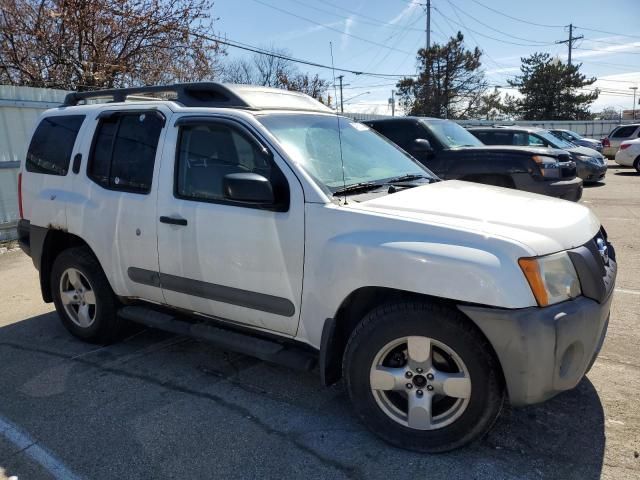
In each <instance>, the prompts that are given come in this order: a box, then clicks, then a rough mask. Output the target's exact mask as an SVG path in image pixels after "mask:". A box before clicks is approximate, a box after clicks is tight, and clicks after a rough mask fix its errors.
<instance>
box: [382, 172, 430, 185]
mask: <svg viewBox="0 0 640 480" xmlns="http://www.w3.org/2000/svg"><path fill="white" fill-rule="evenodd" d="M421 179H426V180H429V182H431V181H432V180H433V178H431V177H429V176H427V175H422V174H416V173H407V174H406V175H400V176H399V177H393V178H390V179H388V180H386V181H385V182H384V183H385V184H386V185H389V184H390V183H402V182H410V181H411V180H421Z"/></svg>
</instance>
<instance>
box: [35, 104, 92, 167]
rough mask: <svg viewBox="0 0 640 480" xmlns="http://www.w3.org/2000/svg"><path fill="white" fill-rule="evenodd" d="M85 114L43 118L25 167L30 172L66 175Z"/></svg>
mask: <svg viewBox="0 0 640 480" xmlns="http://www.w3.org/2000/svg"><path fill="white" fill-rule="evenodd" d="M83 120H84V115H65V116H59V117H48V118H45V119H43V120H42V121H41V122H40V124H39V125H38V128H36V131H35V133H34V134H33V138H32V139H31V143H30V144H29V150H28V152H27V161H26V163H25V167H26V169H27V171H28V172H34V173H45V174H48V175H66V174H67V171H68V170H69V161H70V160H71V152H72V151H73V145H74V144H75V142H76V137H77V136H78V132H79V131H80V127H81V126H82V122H83Z"/></svg>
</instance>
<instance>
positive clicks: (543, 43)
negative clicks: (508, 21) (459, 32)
mask: <svg viewBox="0 0 640 480" xmlns="http://www.w3.org/2000/svg"><path fill="white" fill-rule="evenodd" d="M447 3H448V4H449V5H450V6H451V8H452V9H453V10H454V13H455V14H456V16H457V17H458V19H459V20H460V21H461V22H462V19H460V16H459V15H458V13H457V12H458V11H459V12H460V13H463V14H464V15H466V16H467V17H470V18H471V19H472V20H474V21H475V22H477V23H479V24H480V25H482V26H484V27H486V28H488V29H489V30H493V31H494V32H496V33H500V34H502V35H505V36H507V37H510V38H514V39H516V40H523V41H525V42H532V43H538V44H540V45H541V46H543V45H550V43H548V42H539V41H538V40H532V39H530V38H523V37H517V36H515V35H511V34H510V33H507V32H503V31H502V30H498V29H497V28H493V27H492V26H491V25H487V24H486V23H484V22H481V21H480V20H478V19H477V18H476V17H474V16H473V15H471V14H469V13H467V12H465V11H464V10H462V9H461V8H460V7H457V6H456V5H455V4H454V3H453V2H451V0H447ZM467 28H468V27H467Z"/></svg>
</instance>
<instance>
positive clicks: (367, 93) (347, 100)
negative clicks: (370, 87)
mask: <svg viewBox="0 0 640 480" xmlns="http://www.w3.org/2000/svg"><path fill="white" fill-rule="evenodd" d="M370 93H371V92H363V93H359V94H358V95H355V96H353V97H351V98H347V99H346V100H345V101H344V102H343V103H347V102H349V101H351V100H353V99H354V98H358V97H361V96H362V95H369V94H370Z"/></svg>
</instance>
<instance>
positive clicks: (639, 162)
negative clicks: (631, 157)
mask: <svg viewBox="0 0 640 480" xmlns="http://www.w3.org/2000/svg"><path fill="white" fill-rule="evenodd" d="M633 168H635V169H636V171H637V172H638V173H640V156H638V157H637V158H636V160H635V162H633Z"/></svg>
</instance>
